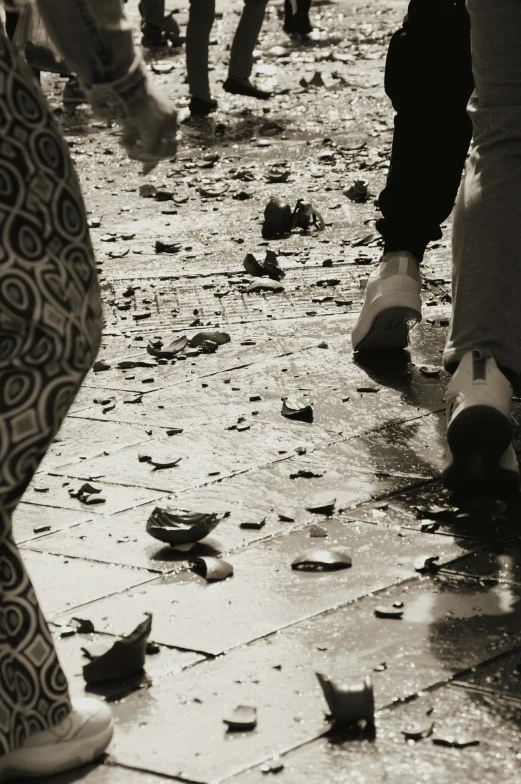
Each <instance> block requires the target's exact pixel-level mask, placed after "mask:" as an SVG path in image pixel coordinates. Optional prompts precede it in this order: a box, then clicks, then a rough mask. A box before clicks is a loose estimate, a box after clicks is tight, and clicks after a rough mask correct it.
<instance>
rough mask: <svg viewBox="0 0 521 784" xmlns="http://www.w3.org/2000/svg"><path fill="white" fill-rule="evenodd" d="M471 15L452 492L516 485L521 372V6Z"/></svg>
mask: <svg viewBox="0 0 521 784" xmlns="http://www.w3.org/2000/svg"><path fill="white" fill-rule="evenodd" d="M467 7H468V10H469V13H470V18H471V35H472V55H473V69H474V76H475V81H476V96H475V97H474V98H473V99H472V100H471V102H470V104H469V114H470V115H471V117H472V122H473V126H474V140H473V146H472V153H471V156H470V158H469V161H468V164H467V171H466V175H465V179H464V182H463V184H462V187H461V189H460V193H459V196H458V200H457V206H456V210H455V215H454V233H453V284H452V285H453V314H452V319H451V327H450V334H449V338H448V341H447V345H446V349H445V354H444V364H445V367H446V368H447V370H449V371H450V372H453V371H455V372H454V376H453V378H452V380H451V382H450V384H449V388H448V390H447V414H448V423H449V424H448V430H447V439H448V444H449V455H448V462H447V465H446V467H445V471H444V476H445V482H446V484H447V485H448V486H452V487H454V486H455V485H458V484H460V483H463V482H464V481H465V480H469V481H470V480H471V479H475V480H478V481H483V479H485V480H486V479H488V478H490V476H493V475H495V476H496V477H499V478H501V477H503V478H504V479H509V478H510V479H511V480H517V479H518V478H519V477H518V468H517V463H516V460H515V455H514V453H513V449H512V445H511V436H512V434H511V424H510V402H511V397H512V387H511V384H510V383H509V381H514V380H515V379H516V378H517V377H518V376H519V374H520V373H521V270H520V268H519V266H518V264H519V261H518V256H519V254H520V249H521V199H520V194H521V49H520V47H519V41H520V39H521V3H520V2H519V0H494V3H490V2H489V1H488V0H468V3H467ZM498 367H499V369H498ZM471 461H473V462H472V463H471Z"/></svg>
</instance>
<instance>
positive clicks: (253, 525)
mask: <svg viewBox="0 0 521 784" xmlns="http://www.w3.org/2000/svg"><path fill="white" fill-rule="evenodd" d="M265 525H266V518H265V517H263V518H262V519H260V520H244V521H243V522H242V523H241V524H240V526H239V527H240V528H246V529H249V530H252V531H260V529H261V528H264V526H265Z"/></svg>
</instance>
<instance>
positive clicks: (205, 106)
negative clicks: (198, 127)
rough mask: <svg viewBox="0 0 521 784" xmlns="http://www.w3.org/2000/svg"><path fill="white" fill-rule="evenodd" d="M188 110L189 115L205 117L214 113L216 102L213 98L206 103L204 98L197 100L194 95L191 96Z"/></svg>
mask: <svg viewBox="0 0 521 784" xmlns="http://www.w3.org/2000/svg"><path fill="white" fill-rule="evenodd" d="M189 109H190V114H193V115H194V117H206V115H208V114H211V113H212V112H215V111H216V109H217V101H216V100H215V98H210V100H209V101H207V100H206V99H205V98H198V97H197V96H196V95H192V97H191V98H190V104H189Z"/></svg>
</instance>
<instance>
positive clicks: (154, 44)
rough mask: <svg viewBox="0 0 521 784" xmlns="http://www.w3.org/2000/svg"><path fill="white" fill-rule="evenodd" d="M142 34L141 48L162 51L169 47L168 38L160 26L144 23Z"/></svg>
mask: <svg viewBox="0 0 521 784" xmlns="http://www.w3.org/2000/svg"><path fill="white" fill-rule="evenodd" d="M141 33H142V37H141V46H143V47H144V48H145V49H160V48H163V47H165V46H168V36H167V34H166V33H165V32H164V31H163V30H162V29H161V27H159V25H155V24H150V22H143V24H142V25H141Z"/></svg>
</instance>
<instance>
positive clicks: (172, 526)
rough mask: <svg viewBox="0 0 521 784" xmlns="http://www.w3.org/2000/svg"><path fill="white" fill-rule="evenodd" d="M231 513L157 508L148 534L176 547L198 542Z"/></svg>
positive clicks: (151, 516)
mask: <svg viewBox="0 0 521 784" xmlns="http://www.w3.org/2000/svg"><path fill="white" fill-rule="evenodd" d="M229 514H230V513H229V512H222V513H218V512H187V511H185V510H179V509H174V508H170V507H168V508H164V507H159V506H156V508H155V509H154V511H153V512H152V514H151V515H150V517H149V518H148V520H147V533H149V534H150V536H153V537H154V538H155V539H159V541H161V542H166V543H167V544H170V545H173V546H176V545H179V544H188V543H191V542H198V541H199V540H200V539H204V537H205V536H208V534H209V533H210V532H211V531H213V530H214V528H216V527H217V526H218V525H219V523H220V522H221V521H222V520H224V518H225V517H228V516H229Z"/></svg>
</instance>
